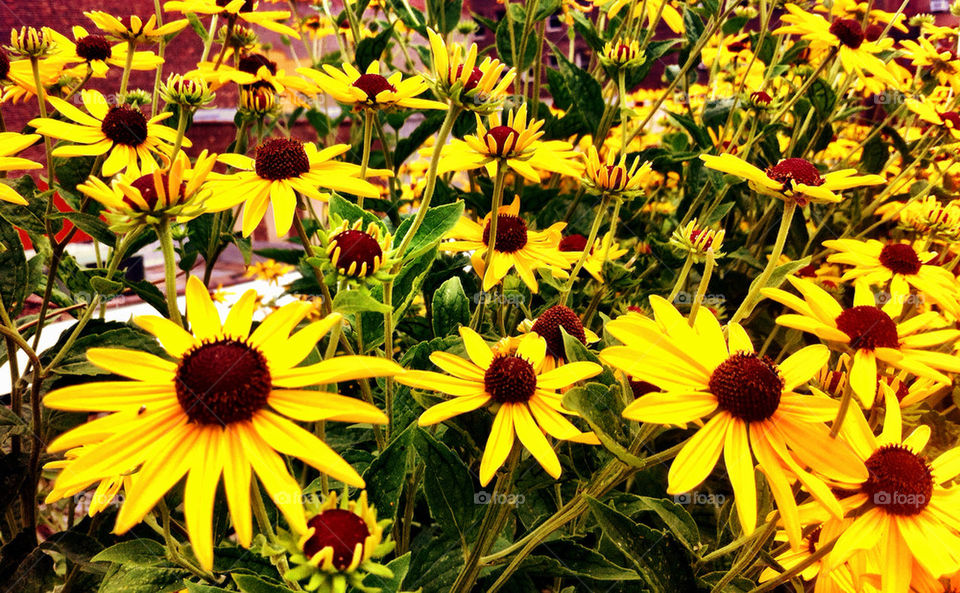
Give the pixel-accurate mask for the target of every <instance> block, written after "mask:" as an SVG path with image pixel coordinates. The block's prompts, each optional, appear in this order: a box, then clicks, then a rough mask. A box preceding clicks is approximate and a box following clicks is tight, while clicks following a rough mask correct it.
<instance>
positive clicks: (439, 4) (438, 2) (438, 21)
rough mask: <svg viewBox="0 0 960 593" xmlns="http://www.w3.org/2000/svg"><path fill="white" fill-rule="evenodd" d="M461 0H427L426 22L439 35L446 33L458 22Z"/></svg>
mask: <svg viewBox="0 0 960 593" xmlns="http://www.w3.org/2000/svg"><path fill="white" fill-rule="evenodd" d="M462 7H463V0H427V22H428V23H429V24H430V25H431V26H432V27H433V28H434V29H435V30H437V31H439V32H440V34H441V35H446V34H447V33H449V32H450V31H453V30H454V29H455V28H456V27H457V23H459V22H460V9H461V8H462Z"/></svg>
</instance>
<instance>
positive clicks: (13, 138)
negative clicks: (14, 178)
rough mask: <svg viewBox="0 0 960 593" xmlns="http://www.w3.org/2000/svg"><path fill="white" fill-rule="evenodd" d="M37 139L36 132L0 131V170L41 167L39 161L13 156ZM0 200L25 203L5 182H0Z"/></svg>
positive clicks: (38, 137)
mask: <svg viewBox="0 0 960 593" xmlns="http://www.w3.org/2000/svg"><path fill="white" fill-rule="evenodd" d="M39 140H40V136H39V135H37V134H18V133H16V132H2V133H0V171H17V170H30V169H42V168H43V165H41V164H40V163H36V162H34V161H31V160H30V159H25V158H21V157H17V156H13V155H15V154H17V153H18V152H20V151H21V150H23V149H25V148H27V147H28V146H33V145H34V144H35V143H36V142H38V141H39ZM0 200H3V201H4V202H12V203H14V204H20V205H22V206H26V205H27V200H26V199H24V197H23V196H21V195H20V194H18V193H17V190H15V189H13V188H12V187H10V186H9V185H7V184H6V183H0Z"/></svg>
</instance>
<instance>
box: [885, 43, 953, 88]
mask: <svg viewBox="0 0 960 593" xmlns="http://www.w3.org/2000/svg"><path fill="white" fill-rule="evenodd" d="M900 45H901V47H902V48H903V49H902V51H903V54H904V57H907V58H910V63H911V64H912V65H913V67H914V68H916V69H917V71H918V72H922V73H923V74H931V75H933V76H935V77H936V78H937V81H939V82H940V84H942V85H950V86H951V87H952V88H953V90H954V92H960V77H958V74H960V60H958V59H957V57H956V55H955V54H953V53H952V52H950V51H949V50H943V51H938V50H937V48H936V47H934V45H933V44H932V43H930V40H928V39H927V38H926V37H918V38H917V40H916V41H914V40H912V39H904V40H903V41H901V42H900Z"/></svg>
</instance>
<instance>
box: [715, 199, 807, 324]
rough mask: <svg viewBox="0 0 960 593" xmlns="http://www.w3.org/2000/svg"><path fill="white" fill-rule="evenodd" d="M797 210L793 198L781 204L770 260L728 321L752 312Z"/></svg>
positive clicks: (775, 263)
mask: <svg viewBox="0 0 960 593" xmlns="http://www.w3.org/2000/svg"><path fill="white" fill-rule="evenodd" d="M796 210H797V203H796V202H794V201H793V200H787V201H786V202H784V205H783V218H781V219H780V231H779V232H778V233H777V242H776V243H774V245H773V252H772V253H771V254H770V260H769V261H768V262H767V265H766V267H765V268H763V273H762V274H760V278H758V279H757V280H756V281H755V282H754V284H752V285H751V286H750V292H749V293H748V294H747V297H746V298H745V299H743V303H741V304H740V307H739V308H738V309H737V312H736V313H734V314H733V317H731V318H730V321H729V323H736V322H738V321H740V320H741V319H743V318H745V317H746V316H747V315H749V314H750V313H752V312H753V308H754V307H755V306H756V304H757V302H758V301H759V300H760V289H762V288H764V287H765V286H766V285H767V281H769V280H770V276H771V275H772V274H773V270H774V269H775V268H776V267H777V265H778V263H779V261H780V256H781V255H782V254H783V246H784V244H785V243H786V242H787V232H788V231H789V230H790V222H791V221H792V220H793V214H794V212H796Z"/></svg>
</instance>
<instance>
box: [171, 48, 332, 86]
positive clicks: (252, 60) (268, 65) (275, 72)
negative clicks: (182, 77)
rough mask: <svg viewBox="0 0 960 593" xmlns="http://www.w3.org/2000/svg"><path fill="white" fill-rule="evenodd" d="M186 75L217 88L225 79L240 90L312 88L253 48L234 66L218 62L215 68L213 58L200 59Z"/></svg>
mask: <svg viewBox="0 0 960 593" xmlns="http://www.w3.org/2000/svg"><path fill="white" fill-rule="evenodd" d="M190 75H191V76H196V77H198V78H202V79H203V80H205V81H207V83H208V84H209V85H210V89H211V90H217V89H219V88H220V87H222V86H223V85H225V84H227V83H230V82H234V83H236V84H238V85H240V92H241V93H243V92H244V91H246V90H257V89H268V88H271V87H272V88H273V90H274V91H276V92H277V93H283V92H285V91H287V90H288V89H290V90H293V91H299V92H301V93H304V94H312V93H313V91H314V88H313V85H312V84H310V83H309V82H308V81H306V80H304V79H302V78H300V77H299V76H293V75H291V74H287V73H286V71H285V70H283V69H282V68H280V67H279V66H278V65H277V62H275V61H274V60H271V59H270V58H269V57H267V56H266V55H264V54H261V53H255V52H249V53H244V54H243V55H242V56H241V57H240V59H239V60H238V61H237V66H236V68H234V67H233V66H229V65H227V64H221V65H220V67H219V68H218V67H216V64H215V63H213V62H201V63H200V64H198V65H197V69H196V70H194V71H193V72H191V73H190Z"/></svg>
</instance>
